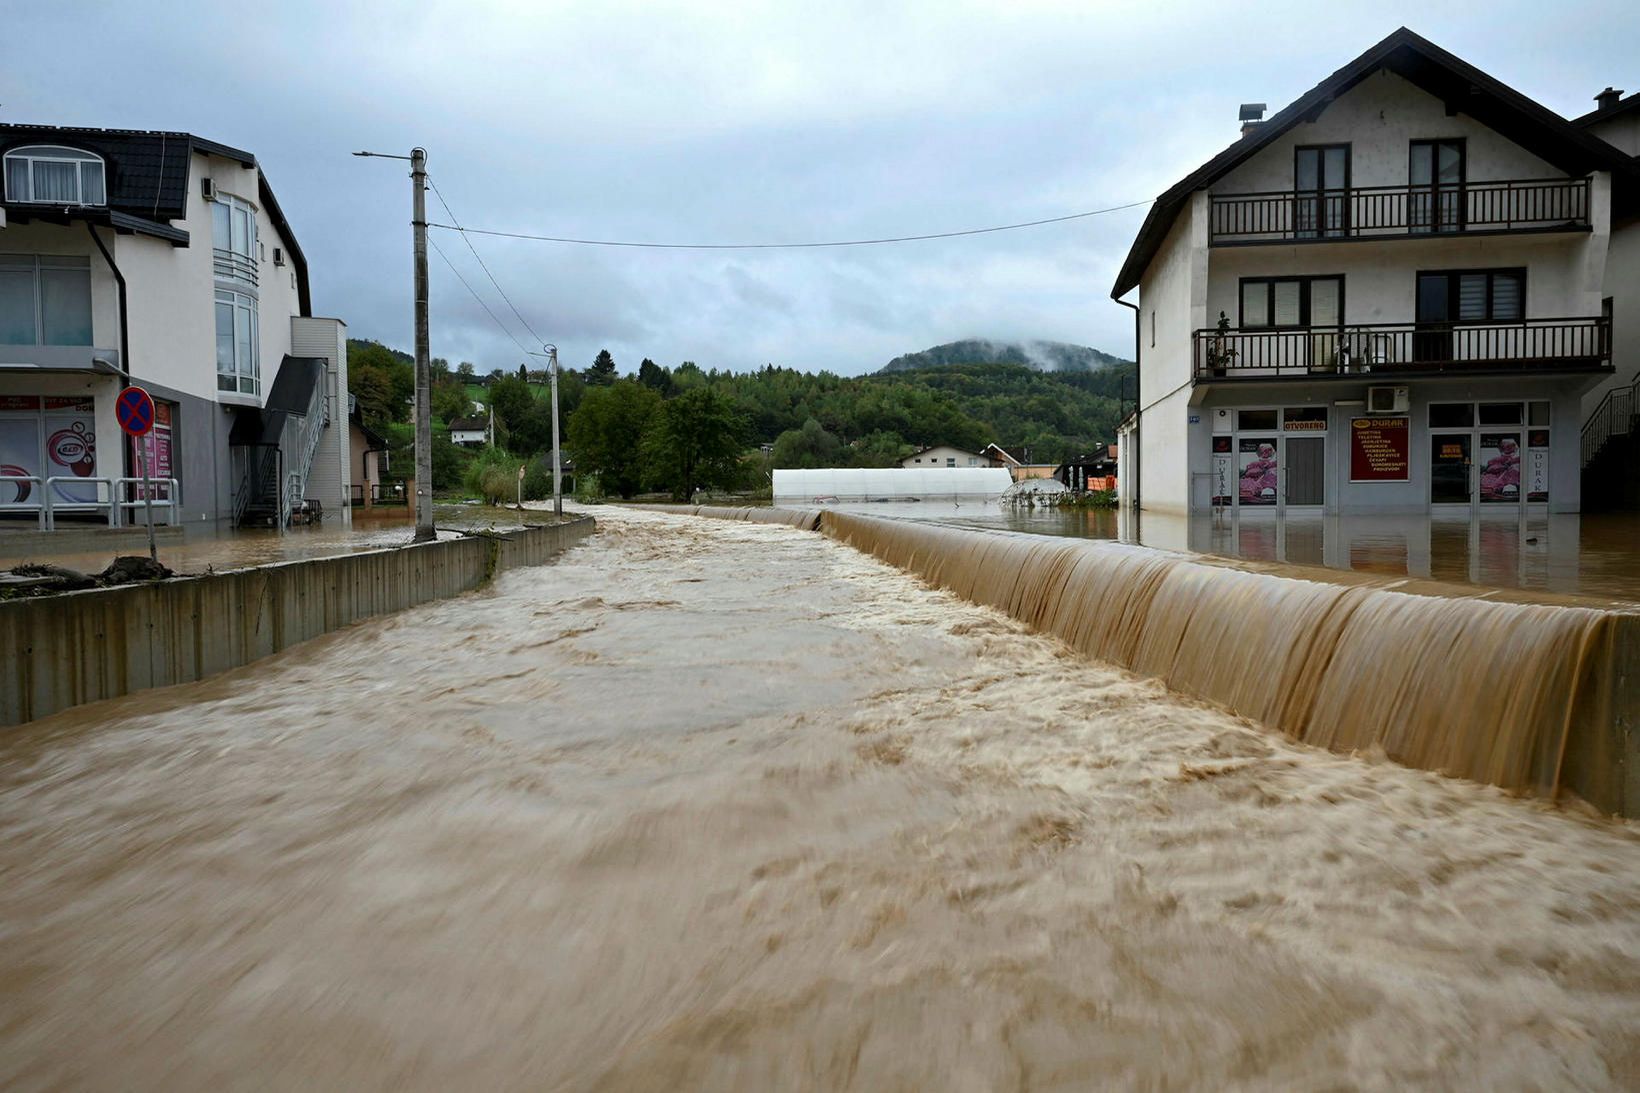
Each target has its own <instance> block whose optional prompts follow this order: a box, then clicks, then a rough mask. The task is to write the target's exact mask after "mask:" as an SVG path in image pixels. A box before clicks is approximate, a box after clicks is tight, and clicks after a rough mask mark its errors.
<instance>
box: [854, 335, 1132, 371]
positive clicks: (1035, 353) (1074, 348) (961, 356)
mask: <svg viewBox="0 0 1640 1093" xmlns="http://www.w3.org/2000/svg"><path fill="white" fill-rule="evenodd" d="M1126 363H1128V362H1127V361H1124V360H1122V359H1121V358H1120V357H1113V356H1111V355H1110V354H1109V353H1104V352H1101V351H1100V350H1098V349H1094V348H1093V347H1092V346H1086V345H1070V344H1068V343H1066V342H1050V341H1042V340H1040V339H1033V340H1030V341H1019V342H1002V341H991V340H989V339H984V338H965V339H964V340H962V341H958V342H946V343H945V344H944V345H936V346H934V347H932V348H931V349H924V350H923V351H922V352H920V353H906V354H904V355H902V356H898V357H895V358H894V359H893V360H891V361H889V362H888V363H887V364H885V365H883V368H882V370H883V371H884V372H908V371H911V370H912V369H917V368H947V367H950V366H952V365H959V364H1021V365H1024V366H1025V367H1027V368H1034V369H1036V370H1037V371H1038V372H1098V371H1102V370H1103V369H1106V368H1112V367H1115V366H1116V365H1120V364H1126Z"/></svg>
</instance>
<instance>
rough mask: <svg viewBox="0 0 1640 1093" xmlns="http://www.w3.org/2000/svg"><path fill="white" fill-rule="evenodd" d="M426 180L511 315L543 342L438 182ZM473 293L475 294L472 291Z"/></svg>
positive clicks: (430, 178)
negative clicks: (482, 252) (479, 249)
mask: <svg viewBox="0 0 1640 1093" xmlns="http://www.w3.org/2000/svg"><path fill="white" fill-rule="evenodd" d="M427 182H428V184H429V185H430V186H432V187H433V195H434V196H435V197H437V198H438V203H439V204H440V205H443V206H444V211H445V212H446V213H447V214H448V215H449V217H450V223H451V224H452V225H454V228H455V230H456V231H459V232H461V240H462V242H464V243H466V244H467V249H468V250H470V251H472V252H473V257H474V258H476V259H478V265H479V268H480V269H482V270H483V271H484V276H486V277H488V278H489V279H490V284H492V285H494V286H495V290H496V291H497V292H499V293H500V294H501V298H502V299H503V300H505V301H507V306H508V307H509V308H511V309H512V313H513V315H514V316H515V317H516V318H517V319H518V321H519V322H520V323H521V324H523V327H524V329H525V330H527V331H528V332H529V335H530V337H531V338H533V339H534V340H535V342H536V344H541V343H542V342H544V341H545V339H544V338H542V337H541V335H539V334H537V333H536V332H535V328H534V327H532V326H531V325H530V321H529V320H528V319H526V318H524V316H523V314H522V313H521V312H520V311H519V310H518V305H517V304H515V303H513V302H512V297H511V296H508V295H507V290H506V289H504V288H502V287H501V282H500V281H497V280H496V279H495V274H493V273H491V272H490V267H489V266H488V265H486V264H485V262H484V258H483V256H482V255H480V254H479V253H478V248H477V247H475V246H473V241H472V240H471V239H469V238H468V237H467V233H466V232H465V231H463V230H462V227H461V220H460V219H459V218H458V217H457V216H456V213H455V210H454V209H452V208H450V203H449V202H448V201H446V200H444V194H443V192H442V191H440V190H439V188H438V182H437V181H436V180H435V179H433V178H432V176H428V179H427ZM445 261H449V259H445ZM451 268H454V267H451ZM468 291H471V289H470V288H469V290H468ZM474 295H477V294H476V293H474ZM509 336H510V335H509ZM515 340H516V339H515ZM519 348H520V349H522V348H523V347H522V346H520V347H519Z"/></svg>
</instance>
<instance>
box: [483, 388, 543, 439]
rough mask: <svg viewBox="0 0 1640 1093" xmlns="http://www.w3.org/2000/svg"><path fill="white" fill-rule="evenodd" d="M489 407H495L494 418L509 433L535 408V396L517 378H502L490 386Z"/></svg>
mask: <svg viewBox="0 0 1640 1093" xmlns="http://www.w3.org/2000/svg"><path fill="white" fill-rule="evenodd" d="M490 405H492V406H494V407H495V416H496V417H497V418H498V419H500V421H501V422H502V423H503V424H504V425H506V426H507V431H508V432H509V433H510V432H512V431H513V430H514V429H516V428H518V427H519V426H520V425H522V424H523V423H524V418H525V417H526V416H528V414H529V412H530V411H531V410H533V409H534V408H535V394H534V392H533V391H531V390H530V385H529V384H527V383H525V382H524V381H523V380H521V379H519V378H518V377H517V376H503V377H502V378H501V379H498V380H496V381H495V382H494V383H492V384H490Z"/></svg>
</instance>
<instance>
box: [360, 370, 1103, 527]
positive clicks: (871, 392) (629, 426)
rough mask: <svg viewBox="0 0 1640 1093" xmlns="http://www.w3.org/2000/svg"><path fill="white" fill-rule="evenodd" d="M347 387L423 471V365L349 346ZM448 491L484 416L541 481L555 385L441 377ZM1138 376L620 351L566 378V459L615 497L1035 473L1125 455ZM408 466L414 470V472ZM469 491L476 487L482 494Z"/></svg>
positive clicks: (505, 376)
mask: <svg viewBox="0 0 1640 1093" xmlns="http://www.w3.org/2000/svg"><path fill="white" fill-rule="evenodd" d="M348 351H349V373H348V385H349V388H350V390H351V391H352V392H353V394H354V395H355V396H356V397H357V399H358V402H359V407H360V412H361V415H362V416H363V418H364V420H365V422H366V424H369V425H370V426H371V427H372V428H374V429H376V430H377V431H378V432H380V433H382V435H384V436H385V437H387V438H388V439H389V446H390V449H392V451H393V461H394V465H395V466H399V467H408V466H409V465H410V456H409V450H410V445H411V434H412V429H411V427H410V424H409V421H410V413H411V406H410V403H411V398H412V396H413V394H414V391H415V368H414V361H413V359H412V358H411V357H410V356H409V355H408V354H405V353H401V352H398V351H396V350H393V349H389V348H388V347H386V346H383V345H380V344H379V343H376V342H360V341H352V342H350V343H349V350H348ZM432 372H433V376H432V378H433V414H434V419H435V422H434V451H433V477H434V487H435V488H436V489H451V488H457V487H459V486H460V485H461V484H462V482H463V478H464V476H467V475H469V472H470V471H471V469H472V464H473V457H472V455H471V454H470V453H466V452H463V451H461V450H460V449H458V448H457V447H456V446H455V445H453V444H451V443H450V440H449V426H450V423H451V422H453V421H456V420H459V419H461V418H464V417H469V416H471V415H472V414H473V413H474V411H475V406H474V403H475V402H483V403H484V404H485V411H486V412H485V419H486V423H488V415H489V411H490V410H493V411H494V423H495V440H496V444H497V445H498V446H499V447H500V448H502V449H504V450H505V451H506V452H507V453H510V456H511V457H513V458H516V459H518V460H522V461H524V462H525V463H526V464H529V465H531V466H532V467H533V468H537V469H538V468H539V467H540V465H541V463H542V461H543V460H545V459H547V458H549V457H550V449H551V446H552V414H551V409H550V404H549V402H548V396H547V386H546V375H545V372H544V371H542V370H539V369H531V368H529V367H527V366H526V365H519V366H518V368H517V370H516V371H511V372H508V371H503V370H501V369H495V370H492V371H491V372H490V373H488V374H487V375H483V376H480V375H479V374H478V371H477V369H476V368H475V367H474V366H473V365H472V364H470V363H469V362H461V363H460V364H458V365H457V366H456V367H454V368H452V367H451V366H450V364H449V362H448V361H445V360H443V359H440V358H435V360H434V361H433V369H432ZM1131 374H1132V365H1126V366H1121V367H1114V368H1108V369H1103V370H1100V371H1096V372H1038V371H1034V370H1032V369H1030V368H1027V367H1023V366H1020V365H1016V364H961V365H944V366H941V367H937V368H927V369H913V370H907V371H897V372H892V373H876V374H872V375H865V376H855V377H843V376H838V375H836V374H833V373H830V372H801V371H798V370H796V369H793V368H782V367H777V366H774V365H768V366H765V367H764V368H761V369H758V370H757V371H753V372H730V371H727V370H721V371H720V370H718V369H715V368H714V369H710V370H706V369H702V368H701V367H700V366H699V365H697V364H695V363H694V362H692V361H684V362H683V363H682V364H680V365H678V366H677V367H675V368H668V367H666V366H663V365H660V364H657V363H656V362H654V361H653V360H650V359H647V358H645V359H644V360H643V361H642V362H641V363H640V364H639V365H638V368H637V369H636V371H635V372H633V373H629V374H626V375H622V374H621V373H620V370H619V368H618V367H617V365H616V362H615V360H614V358H613V356H611V354H610V353H609V351H608V350H602V351H600V352H599V353H598V355H597V357H596V358H595V359H594V360H593V361H592V362H591V363H590V364H589V365H588V366H587V367H585V368H584V369H579V370H577V369H571V368H565V369H563V370H561V372H560V377H559V405H560V413H561V415H562V420H563V423H564V429H563V441H564V447H565V451H566V457H567V458H570V459H573V460H574V462H575V466H576V471H577V474H578V475H579V476H588V475H591V476H595V479H596V484H597V486H598V487H600V488H601V489H602V490H603V491H604V492H607V493H611V494H615V495H618V496H621V497H632V496H634V495H636V494H637V493H641V492H646V491H661V492H666V493H669V494H671V495H672V496H673V497H677V498H687V497H690V496H692V495H693V494H694V492H695V491H696V490H698V489H723V490H755V489H759V488H766V487H767V484H768V474H769V472H770V471H772V470H773V469H774V468H777V467H826V466H863V467H885V466H893V465H894V464H896V463H897V462H898V461H899V460H900V459H902V458H904V457H905V456H906V455H908V454H910V453H911V452H912V451H915V450H916V449H918V448H921V447H926V446H930V445H934V444H953V445H956V446H958V447H963V448H969V449H972V450H976V451H977V450H978V449H980V448H982V447H984V446H985V445H986V444H987V443H991V442H993V441H994V442H996V443H1000V444H1002V445H1003V446H1004V447H1006V448H1009V449H1010V450H1011V451H1015V453H1016V454H1019V455H1023V454H1025V451H1026V450H1028V452H1029V457H1030V459H1031V460H1032V461H1034V462H1060V461H1062V460H1064V459H1067V458H1070V457H1073V456H1076V455H1079V454H1082V453H1084V452H1091V451H1094V450H1096V449H1097V448H1098V447H1099V446H1100V445H1102V444H1105V443H1108V442H1109V441H1110V440H1111V439H1114V435H1115V428H1116V424H1117V421H1118V417H1119V414H1120V412H1121V402H1120V399H1121V394H1122V388H1123V383H1124V382H1128V383H1131V380H1127V379H1126V377H1128V376H1131ZM400 459H402V460H403V462H400ZM469 485H470V483H469Z"/></svg>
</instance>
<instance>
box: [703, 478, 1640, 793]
mask: <svg viewBox="0 0 1640 1093" xmlns="http://www.w3.org/2000/svg"><path fill="white" fill-rule="evenodd" d="M762 511H763V512H766V513H770V514H771V515H770V517H768V518H769V519H771V520H776V518H775V517H774V516H773V513H775V512H778V511H780V510H767V509H765V510H762ZM700 514H701V515H718V513H713V512H711V511H709V510H704V509H703V510H702V511H701V512H700ZM724 514H725V515H726V513H724ZM792 515H793V517H794V519H791V520H786V519H778V520H777V522H781V523H792V524H794V525H795V526H812V525H811V524H810V523H808V522H807V518H808V517H809V516H810V515H811V514H809V513H803V514H801V516H802V517H803V519H798V518H795V517H797V516H798V514H795V513H794V514H792ZM820 527H821V530H822V531H823V532H824V533H825V534H827V535H829V536H831V537H833V538H836V539H838V540H840V541H842V542H845V543H847V544H849V545H850V546H853V547H855V548H857V549H859V550H863V551H865V552H867V553H869V554H872V555H875V556H876V557H878V558H881V559H882V560H884V561H886V562H889V563H891V564H893V565H896V566H899V567H900V568H902V569H906V570H909V571H910V572H912V573H916V574H917V575H919V576H921V577H923V578H924V579H925V580H927V581H928V582H929V583H931V584H933V585H934V586H936V587H938V588H943V589H948V590H950V591H951V592H954V593H955V594H957V595H959V596H961V597H963V598H964V599H967V600H971V601H973V602H975V603H981V604H986V605H989V606H992V607H995V608H997V609H999V610H1002V611H1005V612H1007V613H1008V614H1009V615H1011V616H1013V617H1014V618H1016V619H1019V620H1020V621H1022V622H1024V623H1026V624H1028V625H1030V626H1031V627H1033V628H1035V629H1038V630H1041V631H1045V632H1047V633H1051V634H1054V635H1056V636H1058V637H1060V638H1062V639H1063V640H1064V641H1066V642H1068V643H1069V644H1070V645H1072V646H1073V647H1074V648H1076V649H1078V650H1080V651H1081V652H1083V653H1086V654H1087V655H1089V656H1092V657H1096V658H1098V659H1100V660H1104V661H1107V662H1110V663H1113V664H1117V665H1120V666H1121V667H1124V668H1127V669H1130V670H1132V671H1134V672H1136V673H1138V674H1140V675H1145V676H1151V677H1154V678H1156V679H1159V680H1161V681H1163V682H1164V683H1166V684H1167V686H1169V687H1170V688H1172V689H1174V690H1177V691H1180V692H1183V693H1185V694H1189V695H1194V696H1196V697H1199V698H1204V699H1207V700H1209V701H1212V702H1217V703H1220V704H1222V705H1224V706H1226V707H1228V708H1229V709H1231V710H1232V711H1234V712H1235V713H1237V714H1240V715H1242V716H1244V717H1248V718H1250V719H1253V720H1255V721H1259V722H1262V723H1263V724H1265V725H1267V726H1269V727H1271V728H1273V729H1276V730H1279V731H1281V732H1283V733H1285V734H1286V735H1288V736H1289V737H1291V738H1293V739H1295V740H1300V741H1304V742H1306V743H1310V744H1315V745H1318V746H1321V747H1326V748H1331V749H1333V750H1335V751H1346V752H1347V751H1353V750H1364V749H1370V748H1374V747H1379V748H1382V749H1383V751H1384V752H1385V753H1386V754H1387V755H1388V756H1389V757H1390V758H1392V759H1395V760H1397V761H1398V762H1402V763H1405V764H1407V765H1409V766H1414V767H1421V768H1423V769H1426V770H1434V771H1440V772H1442V773H1445V774H1450V775H1454V776H1457V777H1462V778H1470V779H1474V780H1476V781H1480V782H1488V783H1491V784H1493V785H1497V786H1502V787H1504V788H1507V789H1512V790H1519V791H1523V792H1529V793H1535V794H1539V795H1542V796H1551V797H1552V796H1556V795H1558V794H1560V793H1561V792H1562V791H1569V792H1571V793H1574V794H1576V795H1577V796H1579V797H1582V798H1583V799H1585V800H1587V801H1589V802H1590V803H1591V804H1593V805H1595V806H1596V807H1598V808H1600V809H1602V810H1603V811H1606V812H1612V813H1621V814H1624V815H1635V814H1637V813H1640V771H1637V769H1636V768H1637V767H1640V747H1637V731H1636V730H1637V728H1640V725H1637V720H1640V612H1636V611H1634V610H1629V609H1625V608H1624V607H1623V606H1622V605H1612V606H1606V605H1604V604H1601V603H1599V602H1598V601H1577V600H1571V599H1569V598H1563V599H1560V600H1549V599H1547V598H1540V599H1538V600H1536V601H1533V600H1532V599H1531V598H1529V597H1526V596H1506V595H1504V594H1502V593H1496V592H1488V591H1485V590H1480V589H1470V588H1465V587H1461V586H1455V585H1438V584H1434V583H1432V582H1420V581H1409V580H1394V579H1386V578H1380V577H1367V576H1363V575H1358V574H1348V573H1332V572H1321V571H1316V570H1307V569H1301V568H1299V567H1288V566H1259V565H1240V564H1235V563H1231V562H1228V561H1219V560H1209V559H1203V558H1198V557H1195V556H1191V555H1183V554H1174V553H1169V552H1166V551H1159V550H1154V549H1150V548H1147V547H1137V546H1127V545H1124V544H1120V543H1110V542H1094V541H1087V540H1067V539H1051V538H1045V537H1042V536H1032V535H1020V534H1014V533H1009V532H991V531H980V530H971V529H967V528H954V527H946V526H941V525H936V524H927V523H918V522H913V521H904V520H890V519H883V518H881V517H872V516H860V515H855V514H853V513H843V512H835V511H825V512H824V513H823V514H822V515H821V518H820ZM1483 593H1484V594H1483Z"/></svg>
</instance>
